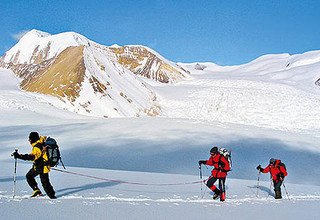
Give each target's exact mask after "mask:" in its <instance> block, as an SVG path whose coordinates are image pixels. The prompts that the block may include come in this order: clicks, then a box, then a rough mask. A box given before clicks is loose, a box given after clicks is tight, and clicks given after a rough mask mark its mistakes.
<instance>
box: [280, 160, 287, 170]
mask: <svg viewBox="0 0 320 220" xmlns="http://www.w3.org/2000/svg"><path fill="white" fill-rule="evenodd" d="M280 167H283V168H284V170H285V171H287V167H286V165H285V164H284V163H282V162H280V163H279V170H280Z"/></svg>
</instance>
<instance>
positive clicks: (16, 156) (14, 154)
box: [11, 151, 21, 159]
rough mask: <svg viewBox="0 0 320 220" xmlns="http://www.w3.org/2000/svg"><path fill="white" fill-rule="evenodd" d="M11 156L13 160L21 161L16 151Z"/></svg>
mask: <svg viewBox="0 0 320 220" xmlns="http://www.w3.org/2000/svg"><path fill="white" fill-rule="evenodd" d="M11 156H13V157H14V159H21V154H19V153H18V151H15V152H13V153H12V154H11Z"/></svg>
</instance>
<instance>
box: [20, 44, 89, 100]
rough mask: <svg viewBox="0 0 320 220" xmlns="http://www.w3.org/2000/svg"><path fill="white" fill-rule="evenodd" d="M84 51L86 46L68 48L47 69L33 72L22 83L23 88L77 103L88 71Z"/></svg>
mask: <svg viewBox="0 0 320 220" xmlns="http://www.w3.org/2000/svg"><path fill="white" fill-rule="evenodd" d="M83 49H84V46H78V47H68V48H67V49H65V50H64V51H62V52H61V53H60V54H59V55H58V56H57V57H56V58H55V59H54V61H53V62H51V63H48V65H47V66H46V67H45V68H42V69H40V70H38V71H33V73H32V74H31V75H29V76H27V77H26V78H25V79H24V80H23V81H22V82H21V88H22V89H24V90H26V91H29V92H38V93H43V94H48V95H54V96H58V97H66V98H67V99H69V101H71V102H73V101H75V99H76V98H77V97H78V96H79V92H80V89H81V83H82V82H83V79H84V75H85V69H86V68H85V65H84V59H83Z"/></svg>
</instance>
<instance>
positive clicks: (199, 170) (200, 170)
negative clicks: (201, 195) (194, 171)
mask: <svg viewBox="0 0 320 220" xmlns="http://www.w3.org/2000/svg"><path fill="white" fill-rule="evenodd" d="M199 172H200V179H201V192H202V170H201V164H199Z"/></svg>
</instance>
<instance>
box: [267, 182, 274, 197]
mask: <svg viewBox="0 0 320 220" xmlns="http://www.w3.org/2000/svg"><path fill="white" fill-rule="evenodd" d="M272 184H273V182H272V179H270V187H269V193H268V195H267V198H268V197H269V195H270V193H271V186H272Z"/></svg>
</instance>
